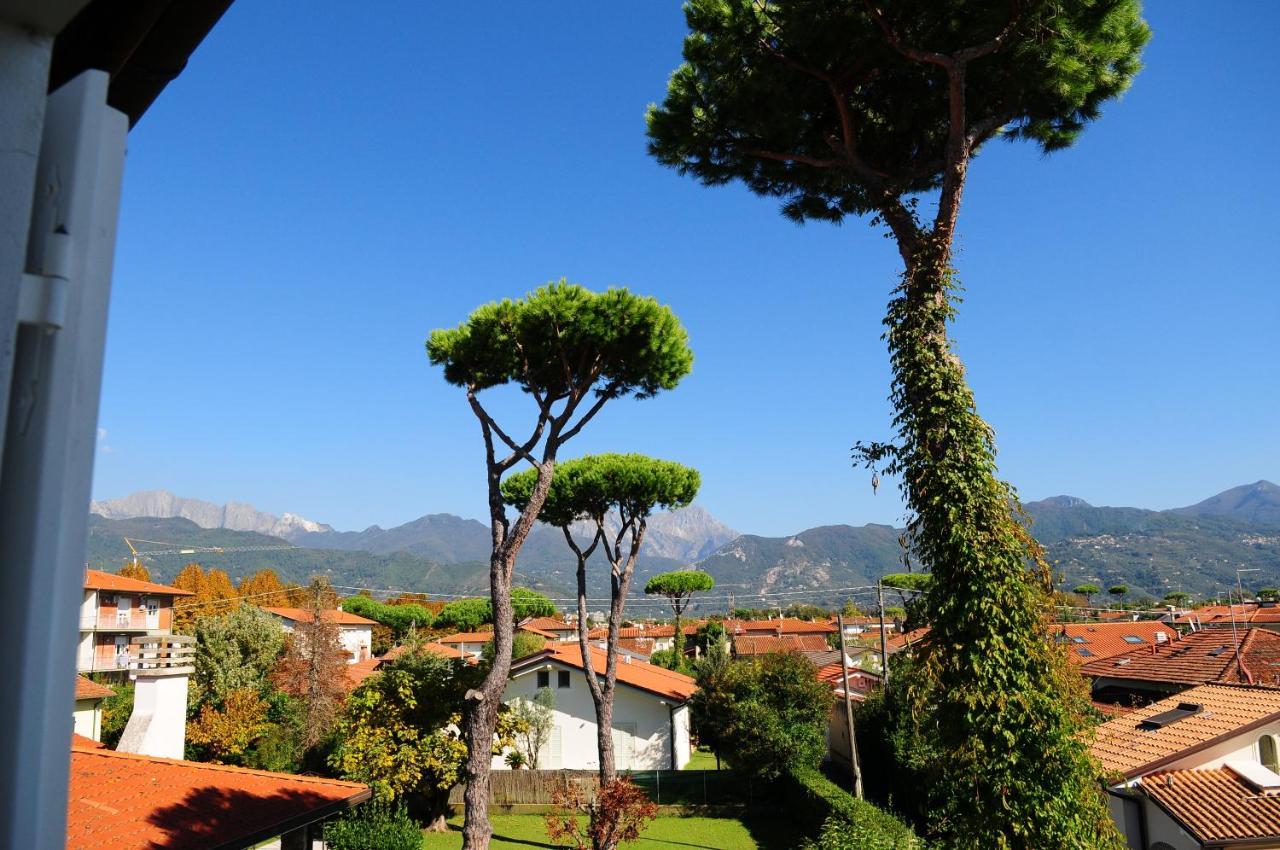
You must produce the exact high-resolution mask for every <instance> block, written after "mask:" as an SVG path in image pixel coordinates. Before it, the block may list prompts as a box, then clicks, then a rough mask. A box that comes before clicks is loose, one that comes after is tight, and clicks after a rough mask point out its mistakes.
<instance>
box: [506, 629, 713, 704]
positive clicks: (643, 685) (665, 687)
mask: <svg viewBox="0 0 1280 850" xmlns="http://www.w3.org/2000/svg"><path fill="white" fill-rule="evenodd" d="M590 652H591V664H592V666H593V667H594V668H595V671H596V673H597V674H599V675H603V674H604V671H605V665H606V664H607V663H608V656H607V655H606V653H605V651H604V650H602V649H596V648H595V647H591V648H590ZM545 661H557V662H560V663H561V664H564V665H566V666H569V667H575V668H577V669H579V670H583V669H584V666H583V663H582V651H581V649H580V648H579V647H578V645H577V644H574V643H567V642H566V643H554V644H548V645H547V646H546V647H545V648H544V649H541V650H539V651H538V652H535V653H533V654H532V655H526V656H525V657H524V658H521V659H519V660H517V661H516V662H515V663H513V664H512V665H511V670H512V672H513V673H515V672H518V671H520V670H524V669H527V668H530V667H536V666H537V665H538V664H540V663H542V662H545ZM617 670H618V681H619V682H620V683H622V684H625V685H630V686H631V687H633V688H638V689H639V690H642V691H648V692H649V693H652V694H656V695H658V696H660V697H665V698H667V699H671V700H674V701H676V702H684V701H685V700H687V699H688V698H689V697H691V696H693V694H694V692H695V691H697V689H698V685H697V683H696V682H695V681H694V680H693V679H692V678H691V677H689V676H686V675H684V674H683V673H677V672H675V671H674V670H668V669H667V668H665V667H659V666H658V665H656V664H649V663H647V662H644V661H631V662H628V661H626V660H624V659H621V658H620V659H619V660H618V664H617Z"/></svg>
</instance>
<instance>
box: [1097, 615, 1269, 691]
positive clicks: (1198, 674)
mask: <svg viewBox="0 0 1280 850" xmlns="http://www.w3.org/2000/svg"><path fill="white" fill-rule="evenodd" d="M1237 645H1238V646H1239V655H1240V658H1239V661H1237V658H1236V648H1237ZM1277 663H1280V634H1277V633H1276V632H1271V631H1268V630H1266V629H1255V628H1251V629H1239V630H1237V631H1233V630H1231V629H1204V630H1202V631H1198V632H1192V633H1191V634H1189V635H1185V636H1184V637H1182V638H1181V639H1179V640H1174V641H1170V642H1169V643H1166V644H1158V645H1153V646H1146V647H1138V648H1136V649H1134V650H1132V651H1130V652H1126V653H1123V654H1121V655H1116V656H1112V657H1111V658H1105V659H1100V660H1098V661H1091V662H1089V663H1087V664H1084V665H1082V666H1081V667H1080V672H1082V673H1084V674H1085V675H1087V676H1093V677H1096V678H1101V677H1106V678H1111V679H1128V680H1135V681H1146V682H1163V683H1169V684H1184V685H1196V684H1201V683H1203V682H1246V683H1252V684H1277V683H1280V668H1277V667H1276V666H1275V665H1276V664H1277Z"/></svg>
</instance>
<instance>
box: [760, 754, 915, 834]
mask: <svg viewBox="0 0 1280 850" xmlns="http://www.w3.org/2000/svg"><path fill="white" fill-rule="evenodd" d="M778 784H779V786H780V790H781V792H782V796H783V798H784V804H785V806H786V809H787V811H789V812H791V815H792V817H794V818H795V819H796V820H797V821H799V823H800V825H801V828H802V829H803V830H804V831H806V832H809V833H810V834H813V833H817V834H818V843H817V844H815V845H811V846H812V847H814V848H817V850H923V848H924V846H925V845H924V842H923V841H921V840H920V839H919V838H917V837H916V834H915V833H914V832H913V831H912V830H911V828H910V827H909V826H907V825H906V824H904V823H903V822H902V821H900V820H898V819H897V818H896V817H894V816H893V815H891V814H889V813H888V812H886V811H884V810H882V809H878V808H876V807H875V806H873V805H872V804H871V803H868V802H867V801H866V800H859V799H857V798H856V797H854V796H853V795H852V794H850V793H849V792H847V791H845V790H844V789H843V788H841V787H840V786H839V785H836V784H835V783H834V782H832V781H831V780H830V779H828V778H827V777H826V776H824V775H823V774H822V772H821V771H819V770H817V769H815V768H811V767H804V766H798V767H793V768H792V769H791V770H789V771H788V772H786V773H784V774H783V775H782V777H781V778H780V779H779V780H778Z"/></svg>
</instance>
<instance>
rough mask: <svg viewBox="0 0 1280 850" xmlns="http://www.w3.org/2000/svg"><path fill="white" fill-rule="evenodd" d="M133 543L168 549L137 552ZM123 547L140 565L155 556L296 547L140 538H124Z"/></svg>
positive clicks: (260, 550) (293, 547)
mask: <svg viewBox="0 0 1280 850" xmlns="http://www.w3.org/2000/svg"><path fill="white" fill-rule="evenodd" d="M134 543H150V544H152V545H154V546H168V547H169V548H168V549H145V550H141V551H140V550H139V549H138V548H137V547H136V546H134V545H133V544H134ZM124 545H126V546H128V547H129V551H130V552H132V553H133V563H134V564H135V565H139V566H140V565H141V560H140V559H141V558H142V557H147V558H151V557H155V556H157V555H195V554H197V553H199V552H215V553H217V554H224V553H227V552H280V551H284V550H286V549H297V548H299V547H297V546H290V545H285V546H184V545H183V544H181V543H169V542H168V541H165V540H143V539H142V538H141V537H133V538H129V537H126V538H124Z"/></svg>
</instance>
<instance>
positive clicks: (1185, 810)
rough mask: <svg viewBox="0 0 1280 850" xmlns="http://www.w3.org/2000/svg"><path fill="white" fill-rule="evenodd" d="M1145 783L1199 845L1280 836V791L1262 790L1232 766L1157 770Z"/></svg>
mask: <svg viewBox="0 0 1280 850" xmlns="http://www.w3.org/2000/svg"><path fill="white" fill-rule="evenodd" d="M1141 786H1142V790H1143V792H1144V793H1145V794H1146V795H1147V796H1148V797H1150V798H1151V799H1153V800H1155V801H1156V803H1157V805H1159V806H1160V808H1162V809H1164V810H1165V811H1166V812H1168V813H1169V814H1170V815H1172V816H1173V818H1174V820H1176V821H1178V823H1180V824H1181V825H1182V827H1183V828H1184V829H1185V830H1186V831H1187V832H1189V833H1191V834H1192V835H1193V836H1195V837H1196V838H1197V839H1198V840H1199V841H1200V842H1201V844H1212V845H1215V846H1219V845H1221V844H1226V843H1234V842H1237V841H1240V842H1243V841H1249V842H1253V841H1258V840H1261V839H1271V840H1280V795H1275V794H1263V793H1262V792H1260V791H1259V790H1257V789H1256V788H1254V787H1253V786H1252V785H1250V784H1249V783H1248V782H1247V781H1245V780H1244V779H1243V778H1242V777H1241V776H1240V774H1238V773H1236V772H1235V771H1234V770H1232V769H1231V768H1230V766H1227V767H1220V768H1217V769H1214V770H1170V771H1166V772H1164V773H1153V774H1151V775H1150V776H1144V777H1143V778H1142V782H1141ZM1269 846H1274V845H1269Z"/></svg>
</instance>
